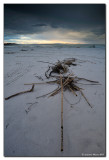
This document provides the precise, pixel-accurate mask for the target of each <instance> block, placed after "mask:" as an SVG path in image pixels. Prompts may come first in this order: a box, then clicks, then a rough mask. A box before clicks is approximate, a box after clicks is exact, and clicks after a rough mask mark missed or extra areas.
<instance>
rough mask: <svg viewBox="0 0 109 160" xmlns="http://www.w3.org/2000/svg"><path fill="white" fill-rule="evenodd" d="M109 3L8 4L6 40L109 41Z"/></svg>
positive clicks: (5, 16) (5, 11) (5, 26)
mask: <svg viewBox="0 0 109 160" xmlns="http://www.w3.org/2000/svg"><path fill="white" fill-rule="evenodd" d="M105 19H106V18H105V4H4V42H6V43H18V44H53V43H63V44H105Z"/></svg>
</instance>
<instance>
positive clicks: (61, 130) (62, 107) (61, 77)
mask: <svg viewBox="0 0 109 160" xmlns="http://www.w3.org/2000/svg"><path fill="white" fill-rule="evenodd" d="M60 80H61V151H63V84H62V76H60Z"/></svg>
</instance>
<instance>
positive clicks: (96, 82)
mask: <svg viewBox="0 0 109 160" xmlns="http://www.w3.org/2000/svg"><path fill="white" fill-rule="evenodd" d="M75 78H77V79H78V80H86V81H89V82H94V83H99V82H98V81H92V80H89V79H86V78H80V77H75Z"/></svg>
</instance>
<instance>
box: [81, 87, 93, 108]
mask: <svg viewBox="0 0 109 160" xmlns="http://www.w3.org/2000/svg"><path fill="white" fill-rule="evenodd" d="M80 92H81V95H82V96H83V97H84V99H85V100H86V102H87V103H88V105H89V106H90V107H91V108H92V106H91V104H90V103H89V101H88V100H87V98H86V97H85V95H84V93H83V92H82V91H81V90H80Z"/></svg>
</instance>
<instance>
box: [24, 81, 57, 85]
mask: <svg viewBox="0 0 109 160" xmlns="http://www.w3.org/2000/svg"><path fill="white" fill-rule="evenodd" d="M55 82H57V80H54V81H46V82H40V83H25V84H24V85H33V84H34V85H35V84H46V83H55Z"/></svg>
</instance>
